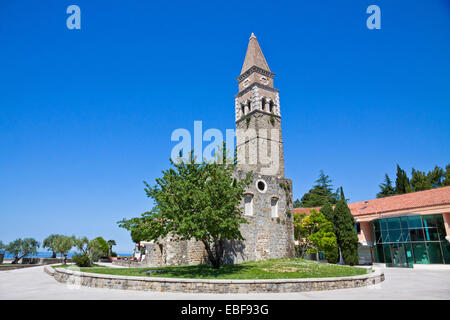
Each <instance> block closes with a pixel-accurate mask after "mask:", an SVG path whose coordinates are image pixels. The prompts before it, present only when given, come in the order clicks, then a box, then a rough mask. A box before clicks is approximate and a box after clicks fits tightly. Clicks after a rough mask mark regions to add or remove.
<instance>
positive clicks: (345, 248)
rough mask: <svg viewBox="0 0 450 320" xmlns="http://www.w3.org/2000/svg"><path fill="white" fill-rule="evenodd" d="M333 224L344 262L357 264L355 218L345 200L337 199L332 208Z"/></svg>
mask: <svg viewBox="0 0 450 320" xmlns="http://www.w3.org/2000/svg"><path fill="white" fill-rule="evenodd" d="M342 196H343V192H342ZM334 225H335V228H336V230H335V233H336V238H337V242H338V246H339V248H340V249H341V253H342V258H343V259H344V263H345V264H348V265H355V264H358V261H359V260H358V235H357V234H356V230H355V219H354V218H353V215H352V214H351V212H350V209H349V207H348V206H347V203H346V201H345V200H339V201H338V202H337V204H336V207H335V208H334Z"/></svg>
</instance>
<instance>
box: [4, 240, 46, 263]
mask: <svg viewBox="0 0 450 320" xmlns="http://www.w3.org/2000/svg"><path fill="white" fill-rule="evenodd" d="M37 248H39V242H37V241H36V240H35V239H33V238H25V239H20V238H19V239H16V240H14V241H12V242H10V243H9V244H8V245H7V246H6V248H5V250H6V251H8V252H9V253H12V254H13V255H14V260H13V262H12V263H13V264H17V263H18V262H19V260H20V259H22V258H23V257H25V256H26V255H29V254H30V255H36V254H37Z"/></svg>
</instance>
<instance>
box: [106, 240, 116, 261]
mask: <svg viewBox="0 0 450 320" xmlns="http://www.w3.org/2000/svg"><path fill="white" fill-rule="evenodd" d="M115 245H117V244H116V241H114V240H108V247H109V252H108V255H109V256H110V257H111V254H112V247H113V246H115Z"/></svg>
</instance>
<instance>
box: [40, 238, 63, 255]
mask: <svg viewBox="0 0 450 320" xmlns="http://www.w3.org/2000/svg"><path fill="white" fill-rule="evenodd" d="M58 237H61V235H60V234H51V235H49V236H48V237H47V238H45V239H44V241H43V242H42V248H46V249H47V250H49V251H52V258H56V253H57V252H56V250H55V244H54V241H55V240H56V239H57V238H58Z"/></svg>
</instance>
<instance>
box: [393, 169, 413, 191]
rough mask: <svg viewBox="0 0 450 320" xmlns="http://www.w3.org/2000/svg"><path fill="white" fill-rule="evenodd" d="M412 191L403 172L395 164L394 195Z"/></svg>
mask: <svg viewBox="0 0 450 320" xmlns="http://www.w3.org/2000/svg"><path fill="white" fill-rule="evenodd" d="M411 191H412V188H411V184H410V182H409V179H408V176H407V175H406V172H405V170H403V169H401V168H400V166H399V165H398V164H397V178H396V179H395V193H396V194H403V193H409V192H411Z"/></svg>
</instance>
